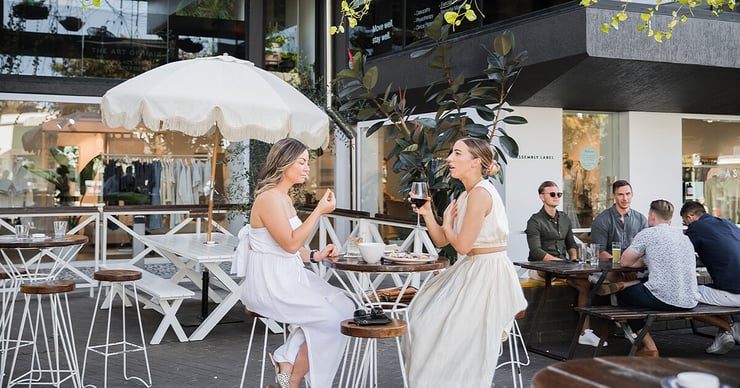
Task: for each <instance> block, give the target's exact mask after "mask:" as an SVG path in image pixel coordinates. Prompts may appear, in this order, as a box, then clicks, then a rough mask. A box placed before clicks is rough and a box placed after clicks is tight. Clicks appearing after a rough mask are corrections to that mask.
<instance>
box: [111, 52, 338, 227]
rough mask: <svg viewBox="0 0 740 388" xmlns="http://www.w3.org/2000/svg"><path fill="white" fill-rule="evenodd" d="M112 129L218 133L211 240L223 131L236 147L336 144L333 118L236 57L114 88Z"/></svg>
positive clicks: (178, 66)
mask: <svg viewBox="0 0 740 388" xmlns="http://www.w3.org/2000/svg"><path fill="white" fill-rule="evenodd" d="M101 110H102V116H103V123H104V124H105V125H107V126H108V127H112V128H115V127H124V128H127V129H134V128H136V127H137V126H140V125H144V126H145V127H147V128H149V129H152V130H155V131H159V130H162V131H167V130H171V131H179V132H182V133H184V134H186V135H190V136H203V135H206V134H208V133H209V132H210V131H211V129H215V131H214V133H215V135H214V149H213V155H212V157H213V163H212V164H211V195H210V198H209V201H208V225H207V229H206V230H207V237H206V238H207V240H208V241H211V221H212V219H213V181H214V178H215V175H216V154H217V153H218V144H219V142H220V139H219V136H220V135H219V133H220V134H221V135H223V137H224V138H226V139H227V140H229V141H241V140H249V139H255V140H261V141H264V142H267V143H274V142H276V141H277V140H280V139H282V138H285V137H293V138H297V139H299V140H301V141H302V142H304V143H305V144H306V145H307V146H308V147H310V148H319V147H325V146H326V145H327V144H328V141H329V119H328V117H327V115H326V114H325V113H324V112H323V111H322V110H321V109H319V108H318V107H317V106H316V105H315V104H314V103H313V102H311V100H309V99H308V98H306V96H304V95H303V94H302V93H301V92H299V91H298V90H297V89H295V88H294V87H293V86H291V85H290V84H288V83H287V82H285V81H283V80H282V79H280V78H278V77H277V76H275V75H274V74H272V73H270V72H267V71H265V70H263V69H260V68H258V67H256V66H254V64H253V63H252V62H249V61H244V60H240V59H237V58H234V57H230V56H228V55H222V56H216V57H208V58H197V59H189V60H183V61H178V62H172V63H168V64H166V65H162V66H159V67H157V68H155V69H152V70H149V71H147V72H145V73H143V74H140V75H138V76H136V77H134V78H131V79H129V80H127V81H125V82H123V83H121V84H119V85H118V86H116V87H114V88H112V89H110V90H108V92H106V93H105V95H104V96H103V102H102V104H101Z"/></svg>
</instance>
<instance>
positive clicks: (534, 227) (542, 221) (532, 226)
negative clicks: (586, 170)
mask: <svg viewBox="0 0 740 388" xmlns="http://www.w3.org/2000/svg"><path fill="white" fill-rule="evenodd" d="M537 192H538V193H539V194H540V200H541V201H542V208H541V209H540V211H539V212H537V213H535V214H532V217H530V218H529V221H527V230H526V233H527V244H528V245H529V261H542V260H544V261H553V260H558V261H562V260H575V259H576V258H577V256H578V246H577V245H576V241H575V238H573V229H572V228H571V224H570V219H569V218H568V215H567V214H565V212H561V211H558V209H557V207H558V205H560V198H561V197H562V196H563V193H562V192H561V191H558V185H557V184H555V182H553V181H544V182H542V184H540V187H539V188H538V189H537Z"/></svg>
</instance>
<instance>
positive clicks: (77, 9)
mask: <svg viewBox="0 0 740 388" xmlns="http://www.w3.org/2000/svg"><path fill="white" fill-rule="evenodd" d="M1 1H2V3H0V11H1V12H0V13H1V14H2V25H1V26H0V35H2V36H3V39H1V40H0V73H1V74H18V75H43V76H61V77H78V76H81V77H103V78H115V79H126V78H131V77H133V76H135V75H137V74H140V73H143V72H145V71H147V70H149V69H152V68H155V67H157V66H159V65H162V64H165V63H168V62H172V61H177V60H179V59H187V58H194V57H203V56H212V55H217V54H221V53H228V54H230V55H232V56H235V57H237V58H245V44H244V39H245V32H244V31H245V30H244V2H242V1H236V0H201V1H194V2H188V3H185V4H187V5H185V6H183V3H182V2H177V1H170V0H154V1H135V0H121V1H120V2H101V5H100V6H99V7H96V6H92V5H88V6H86V7H83V4H87V3H86V2H84V1H78V0H74V1H73V0H56V1H49V0H40V1H12V0H1Z"/></svg>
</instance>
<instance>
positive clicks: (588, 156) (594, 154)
mask: <svg viewBox="0 0 740 388" xmlns="http://www.w3.org/2000/svg"><path fill="white" fill-rule="evenodd" d="M580 159H581V160H580V161H581V166H583V168H584V169H585V170H587V171H591V170H593V169H595V168H596V167H597V166H598V165H599V151H597V150H596V148H594V147H593V146H585V147H583V150H581V155H580Z"/></svg>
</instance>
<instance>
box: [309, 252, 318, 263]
mask: <svg viewBox="0 0 740 388" xmlns="http://www.w3.org/2000/svg"><path fill="white" fill-rule="evenodd" d="M316 252H318V251H317V250H316V249H312V250H311V253H309V254H308V261H310V262H312V263H318V261H316V260H314V256H316Z"/></svg>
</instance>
